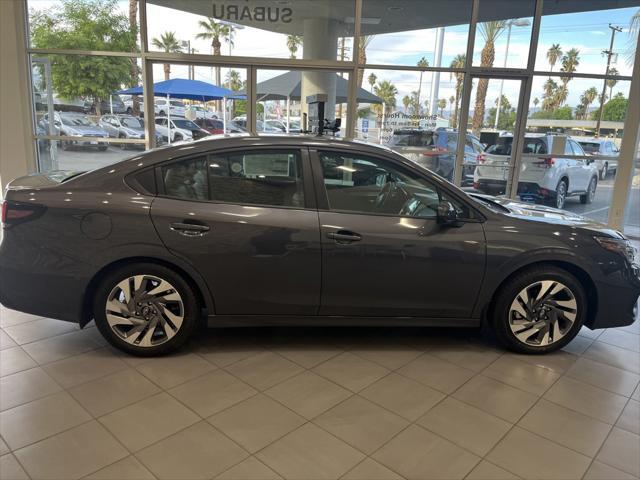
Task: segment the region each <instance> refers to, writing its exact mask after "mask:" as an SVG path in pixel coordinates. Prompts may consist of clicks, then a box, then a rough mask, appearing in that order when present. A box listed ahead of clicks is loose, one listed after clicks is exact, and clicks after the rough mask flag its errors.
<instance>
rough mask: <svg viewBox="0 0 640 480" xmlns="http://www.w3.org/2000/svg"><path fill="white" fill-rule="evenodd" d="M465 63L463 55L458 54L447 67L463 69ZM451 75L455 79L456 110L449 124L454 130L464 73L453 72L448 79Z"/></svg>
mask: <svg viewBox="0 0 640 480" xmlns="http://www.w3.org/2000/svg"><path fill="white" fill-rule="evenodd" d="M466 62H467V56H466V55H464V54H458V55H456V56H455V58H454V59H453V60H452V61H451V64H450V65H449V66H450V67H451V68H464V66H465V64H466ZM451 75H454V76H455V77H456V108H455V111H454V115H453V122H451V127H452V128H456V127H457V125H458V109H459V107H460V97H461V96H462V83H463V82H464V73H460V72H455V73H452V74H450V75H449V78H451Z"/></svg>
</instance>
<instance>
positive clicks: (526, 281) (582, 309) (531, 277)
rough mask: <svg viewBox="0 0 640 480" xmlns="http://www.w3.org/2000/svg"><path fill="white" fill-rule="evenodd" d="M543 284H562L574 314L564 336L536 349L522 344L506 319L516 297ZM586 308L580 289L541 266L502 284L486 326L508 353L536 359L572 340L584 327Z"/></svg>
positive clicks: (573, 281) (563, 274)
mask: <svg viewBox="0 0 640 480" xmlns="http://www.w3.org/2000/svg"><path fill="white" fill-rule="evenodd" d="M543 280H552V281H556V282H560V283H562V284H564V285H565V286H566V287H567V288H568V289H569V290H570V291H571V293H572V294H573V296H574V299H575V302H576V306H577V312H576V313H575V320H574V321H573V324H571V326H570V327H568V328H567V331H566V332H565V333H564V336H562V337H561V338H560V339H558V340H557V341H554V342H553V343H551V344H549V345H544V346H540V345H539V346H536V345H530V344H528V343H524V342H523V341H521V340H519V339H518V338H517V337H516V336H515V334H514V333H513V332H512V330H511V325H510V319H509V316H510V314H511V312H510V309H511V304H512V302H514V300H515V299H516V298H517V296H518V294H519V293H520V292H521V291H522V290H523V289H525V288H526V287H528V286H530V285H532V284H535V283H536V282H540V281H543ZM587 305H588V302H587V297H586V294H585V291H584V288H583V287H582V285H581V283H580V282H579V281H578V280H577V279H576V278H575V277H574V276H573V275H572V274H570V273H569V272H567V271H566V270H563V269H561V268H558V267H554V266H552V265H548V266H543V265H541V266H536V267H532V268H529V269H526V270H523V271H522V272H520V273H517V274H516V275H515V276H514V277H513V278H511V279H509V280H508V281H507V282H505V284H504V285H503V286H502V287H501V289H500V290H499V291H498V294H497V296H496V298H495V301H494V303H493V308H492V309H491V312H490V318H489V322H490V325H491V326H492V327H493V331H494V333H495V335H496V337H497V339H498V340H499V341H500V343H502V344H503V345H504V346H505V347H506V348H508V349H509V350H512V351H514V352H518V353H527V354H537V355H539V354H544V353H549V352H553V351H555V350H558V349H560V348H562V347H564V346H565V345H567V344H568V343H569V342H570V341H571V340H573V338H574V337H575V336H576V335H577V334H578V332H579V331H580V329H581V328H582V325H583V324H584V320H585V318H586V316H587V308H588V306H587Z"/></svg>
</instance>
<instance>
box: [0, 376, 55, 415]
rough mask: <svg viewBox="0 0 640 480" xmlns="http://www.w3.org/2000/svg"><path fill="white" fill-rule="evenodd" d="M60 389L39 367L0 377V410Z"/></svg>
mask: <svg viewBox="0 0 640 480" xmlns="http://www.w3.org/2000/svg"><path fill="white" fill-rule="evenodd" d="M60 390H62V389H61V388H60V386H59V385H58V384H57V383H56V382H54V381H53V379H52V378H51V377H50V376H49V375H47V374H46V372H45V371H44V370H42V369H41V368H39V367H38V368H32V369H30V370H24V371H22V372H18V373H14V374H13V375H7V376H6V377H2V378H0V410H6V409H8V408H13V407H16V406H18V405H22V404H23V403H27V402H31V401H33V400H37V399H38V398H41V397H44V396H46V395H50V394H52V393H55V392H59V391H60Z"/></svg>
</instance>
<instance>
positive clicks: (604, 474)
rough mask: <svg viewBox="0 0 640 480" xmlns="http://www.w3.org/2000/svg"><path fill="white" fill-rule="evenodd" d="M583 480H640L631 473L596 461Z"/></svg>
mask: <svg viewBox="0 0 640 480" xmlns="http://www.w3.org/2000/svg"><path fill="white" fill-rule="evenodd" d="M582 478H583V480H627V479H628V480H638V477H634V476H633V475H631V474H630V473H627V472H623V471H622V470H618V469H617V468H613V467H611V466H609V465H606V464H604V463H601V462H598V461H595V462H593V463H592V464H591V466H590V467H589V470H587V473H585V475H584V477H582Z"/></svg>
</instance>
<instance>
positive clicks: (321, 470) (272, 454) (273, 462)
mask: <svg viewBox="0 0 640 480" xmlns="http://www.w3.org/2000/svg"><path fill="white" fill-rule="evenodd" d="M257 457H258V459H260V460H261V461H262V462H264V463H265V464H267V465H268V466H269V467H271V468H272V469H273V470H275V471H276V472H277V473H279V474H280V475H282V476H283V477H284V478H286V479H297V480H299V479H303V478H304V479H315V480H324V479H334V478H338V477H340V476H341V475H343V474H344V473H346V472H347V471H349V470H350V469H351V468H353V467H354V466H355V465H356V464H357V463H359V462H360V461H361V460H363V459H364V455H363V454H362V453H360V452H359V451H357V450H356V449H355V448H353V447H351V446H350V445H348V444H346V443H345V442H343V441H342V440H339V439H337V438H336V437H334V436H333V435H331V434H329V433H327V432H325V431H324V430H322V429H320V428H318V427H316V426H315V425H313V424H309V423H308V424H306V425H304V426H302V427H300V428H299V429H297V430H295V431H293V432H291V433H290V434H288V435H287V436H285V437H284V438H281V439H280V440H278V441H276V442H274V443H272V444H271V445H269V446H268V447H267V448H265V449H264V450H262V451H260V452H259V453H258V454H257Z"/></svg>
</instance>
